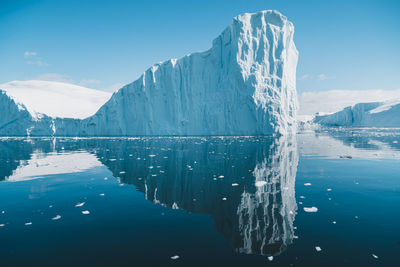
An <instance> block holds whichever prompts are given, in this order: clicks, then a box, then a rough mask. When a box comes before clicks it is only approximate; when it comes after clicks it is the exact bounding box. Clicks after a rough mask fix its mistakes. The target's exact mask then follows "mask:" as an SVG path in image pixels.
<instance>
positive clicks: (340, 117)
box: [314, 99, 400, 127]
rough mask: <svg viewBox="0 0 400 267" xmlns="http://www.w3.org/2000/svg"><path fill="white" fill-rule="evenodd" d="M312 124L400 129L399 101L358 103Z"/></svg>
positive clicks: (316, 118)
mask: <svg viewBox="0 0 400 267" xmlns="http://www.w3.org/2000/svg"><path fill="white" fill-rule="evenodd" d="M314 122H316V123H319V124H321V125H325V126H356V127H400V99H394V100H389V101H385V102H371V103H358V104H356V105H354V106H350V107H346V108H345V109H343V110H341V111H339V112H336V113H333V114H329V115H323V116H316V117H315V119H314Z"/></svg>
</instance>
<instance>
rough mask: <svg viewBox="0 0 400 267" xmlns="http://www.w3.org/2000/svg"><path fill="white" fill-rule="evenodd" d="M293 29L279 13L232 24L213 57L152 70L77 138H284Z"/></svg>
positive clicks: (290, 117)
mask: <svg viewBox="0 0 400 267" xmlns="http://www.w3.org/2000/svg"><path fill="white" fill-rule="evenodd" d="M293 32H294V27H293V24H292V23H291V22H289V21H288V20H287V18H286V17H284V16H283V15H281V14H280V13H278V12H276V11H261V12H258V13H253V14H249V13H245V14H243V15H239V16H237V17H235V18H234V19H233V22H232V23H231V25H229V26H228V27H227V28H226V29H225V30H224V31H223V32H222V34H221V35H220V36H218V37H217V38H216V39H215V40H214V41H213V45H212V47H211V49H210V50H208V51H205V52H202V53H194V54H190V55H188V56H186V57H183V58H181V59H171V60H168V61H166V62H163V63H160V64H156V65H154V66H153V67H151V68H149V69H148V70H147V71H145V72H144V73H143V75H142V76H141V77H140V78H139V79H138V80H136V81H134V82H133V83H131V84H128V85H126V86H125V87H123V88H121V89H120V90H119V91H118V92H117V93H115V94H114V95H113V96H112V97H111V99H110V100H109V101H108V102H107V103H106V104H105V105H104V106H103V107H101V109H100V110H99V111H98V112H97V113H96V114H95V115H94V116H92V117H90V118H88V119H86V120H85V121H83V125H82V132H81V135H89V136H91V135H116V136H121V135H256V134H274V133H280V134H285V133H287V132H289V131H291V129H292V126H293V125H294V124H295V113H296V101H297V96H296V65H297V58H298V52H297V50H296V47H295V45H294V42H293Z"/></svg>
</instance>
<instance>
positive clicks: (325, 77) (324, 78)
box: [317, 73, 336, 81]
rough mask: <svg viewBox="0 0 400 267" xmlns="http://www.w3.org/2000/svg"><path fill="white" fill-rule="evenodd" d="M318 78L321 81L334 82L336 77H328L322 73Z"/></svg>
mask: <svg viewBox="0 0 400 267" xmlns="http://www.w3.org/2000/svg"><path fill="white" fill-rule="evenodd" d="M317 78H318V80H319V81H325V80H333V79H335V78H336V77H335V76H328V75H326V74H324V73H321V74H320V75H318V77H317Z"/></svg>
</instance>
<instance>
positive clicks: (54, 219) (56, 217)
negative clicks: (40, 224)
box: [51, 215, 61, 221]
mask: <svg viewBox="0 0 400 267" xmlns="http://www.w3.org/2000/svg"><path fill="white" fill-rule="evenodd" d="M51 219H52V220H53V221H57V220H59V219H61V216H60V215H56V216H55V217H53V218H51Z"/></svg>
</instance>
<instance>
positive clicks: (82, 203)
mask: <svg viewBox="0 0 400 267" xmlns="http://www.w3.org/2000/svg"><path fill="white" fill-rule="evenodd" d="M85 203H86V202H79V203H78V204H76V205H75V208H78V207H82V206H83V205H85Z"/></svg>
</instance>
